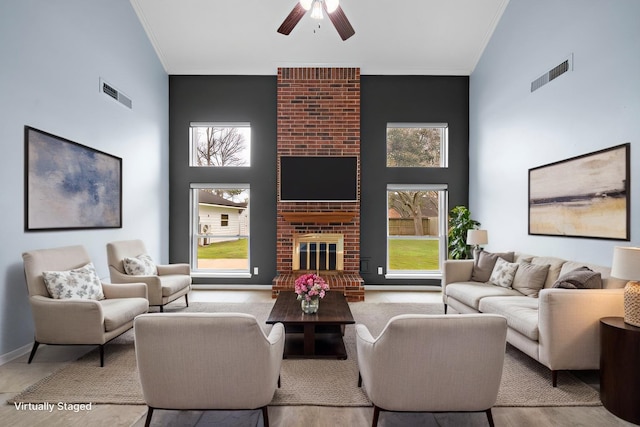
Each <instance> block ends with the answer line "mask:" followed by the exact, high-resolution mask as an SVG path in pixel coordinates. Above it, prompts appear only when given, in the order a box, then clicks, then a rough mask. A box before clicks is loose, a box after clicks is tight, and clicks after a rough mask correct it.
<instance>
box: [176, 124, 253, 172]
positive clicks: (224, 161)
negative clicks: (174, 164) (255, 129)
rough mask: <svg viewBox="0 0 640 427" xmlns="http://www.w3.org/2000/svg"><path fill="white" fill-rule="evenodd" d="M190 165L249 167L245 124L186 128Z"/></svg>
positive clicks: (205, 125)
mask: <svg viewBox="0 0 640 427" xmlns="http://www.w3.org/2000/svg"><path fill="white" fill-rule="evenodd" d="M189 141H190V150H191V156H190V163H189V165H190V166H199V167H239V166H251V125H250V124H249V123H200V122H193V123H191V127H190V128H189Z"/></svg>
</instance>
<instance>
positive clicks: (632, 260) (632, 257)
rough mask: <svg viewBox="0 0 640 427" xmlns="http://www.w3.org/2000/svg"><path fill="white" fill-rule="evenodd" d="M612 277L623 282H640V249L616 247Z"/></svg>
mask: <svg viewBox="0 0 640 427" xmlns="http://www.w3.org/2000/svg"><path fill="white" fill-rule="evenodd" d="M611 276H613V277H616V278H618V279H623V280H640V248H632V247H628V246H616V247H615V248H614V249H613V261H612V263H611Z"/></svg>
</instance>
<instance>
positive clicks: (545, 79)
mask: <svg viewBox="0 0 640 427" xmlns="http://www.w3.org/2000/svg"><path fill="white" fill-rule="evenodd" d="M572 70H573V54H571V55H569V57H568V58H567V59H565V60H564V61H562V62H561V63H560V64H558V65H556V66H555V67H553V68H552V69H550V70H549V71H547V72H546V73H544V74H543V75H541V76H540V77H538V78H537V79H535V80H534V81H532V82H531V92H534V91H536V90H538V89H540V88H541V87H542V86H544V85H546V84H547V83H549V82H550V81H552V80H554V79H557V78H558V77H560V76H561V75H563V74H564V73H566V72H567V71H572Z"/></svg>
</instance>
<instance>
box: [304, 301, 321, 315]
mask: <svg viewBox="0 0 640 427" xmlns="http://www.w3.org/2000/svg"><path fill="white" fill-rule="evenodd" d="M300 305H301V307H302V311H303V312H304V313H305V314H313V313H315V312H317V311H318V308H319V307H320V298H311V300H309V301H307V300H306V299H304V298H303V299H302V301H301V302H300Z"/></svg>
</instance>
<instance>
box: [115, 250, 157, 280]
mask: <svg viewBox="0 0 640 427" xmlns="http://www.w3.org/2000/svg"><path fill="white" fill-rule="evenodd" d="M122 264H123V265H124V271H125V272H126V273H127V274H129V275H131V276H153V275H156V274H158V269H157V268H156V265H155V264H154V262H153V260H152V259H151V257H150V256H149V255H146V254H143V255H138V256H137V257H135V258H130V257H125V258H124V259H123V260H122Z"/></svg>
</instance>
